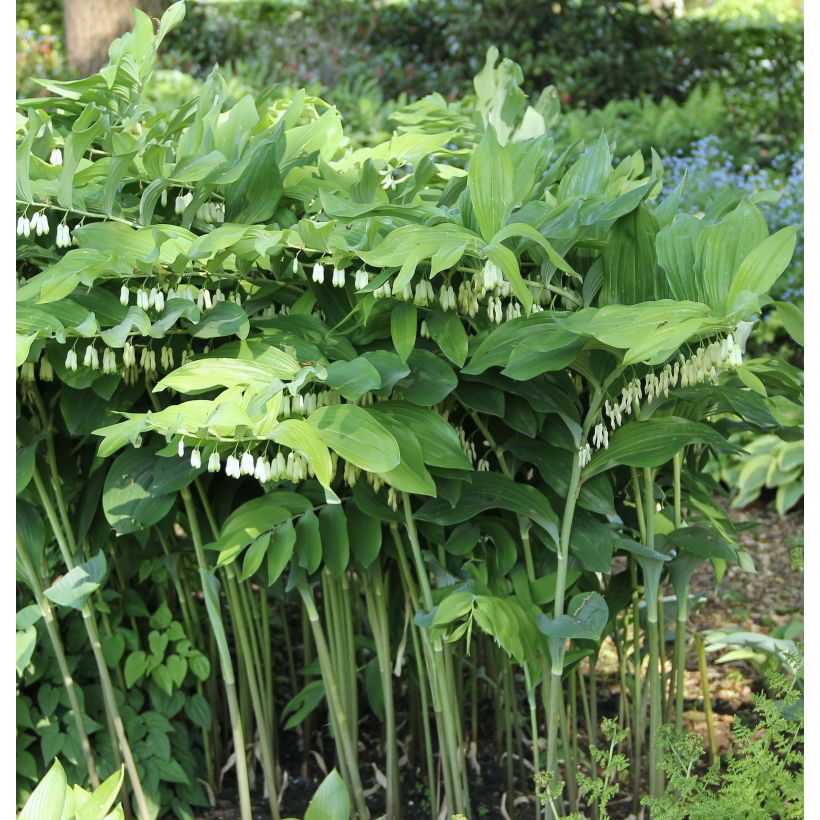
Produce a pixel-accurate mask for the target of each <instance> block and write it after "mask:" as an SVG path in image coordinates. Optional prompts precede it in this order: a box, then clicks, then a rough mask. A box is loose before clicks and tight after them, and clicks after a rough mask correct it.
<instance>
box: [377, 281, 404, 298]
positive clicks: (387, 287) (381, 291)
mask: <svg viewBox="0 0 820 820" xmlns="http://www.w3.org/2000/svg"><path fill="white" fill-rule="evenodd" d="M408 287H409V286H408ZM405 290H407V288H405ZM392 295H393V286H392V285H391V283H390V280H389V279H388V280H387V281H386V282H385V283H384V284H383V285H380V286H379V287H377V288H376V289H375V290H374V291H373V298H374V299H389V298H390V297H391V296H392ZM412 295H413V291H412V290H411V291H410V296H412Z"/></svg>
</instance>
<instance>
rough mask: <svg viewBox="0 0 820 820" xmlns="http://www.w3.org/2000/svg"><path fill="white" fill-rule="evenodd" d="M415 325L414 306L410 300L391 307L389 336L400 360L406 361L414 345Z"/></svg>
mask: <svg viewBox="0 0 820 820" xmlns="http://www.w3.org/2000/svg"><path fill="white" fill-rule="evenodd" d="M416 327H417V318H416V306H415V305H414V304H413V303H412V302H400V303H399V304H398V305H396V306H395V307H394V308H393V310H392V312H391V314H390V336H391V338H392V339H393V347H395V348H396V353H398V354H399V357H400V358H401V359H402V361H405V362H406V361H407V357H408V356H409V355H410V354H411V353H412V352H413V348H414V347H415V345H416Z"/></svg>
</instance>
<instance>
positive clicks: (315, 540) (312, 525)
mask: <svg viewBox="0 0 820 820" xmlns="http://www.w3.org/2000/svg"><path fill="white" fill-rule="evenodd" d="M354 544H355V542H354ZM296 559H297V561H298V562H299V566H300V567H302V568H303V569H305V570H306V571H307V572H308V573H309V574H310V575H312V574H313V573H314V572H316V570H317V569H319V564H321V563H322V539H321V537H320V535H319V519H318V518H317V517H316V513H314V512H313V510H307V511H306V512H305V513H304V515H302V516H301V518H299V520H298V521H297V522H296Z"/></svg>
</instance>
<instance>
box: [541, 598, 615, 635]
mask: <svg viewBox="0 0 820 820" xmlns="http://www.w3.org/2000/svg"><path fill="white" fill-rule="evenodd" d="M608 620H609V608H608V607H607V605H606V601H605V600H604V599H603V597H602V596H601V595H599V594H598V593H597V592H584V593H581V594H580V595H576V596H575V597H574V598H573V599H572V600H571V601H570V602H569V606H568V607H567V614H566V615H559V616H558V617H557V618H548V617H547V616H546V615H544V614H543V613H542V614H541V615H539V616H538V622H537V623H538V629H539V630H540V631H541V632H543V633H544V635H547V636H548V637H550V638H560V639H568V638H569V639H576V640H577V639H582V640H589V641H598V640H600V638H601V632H602V631H603V628H604V627H605V626H606V622H607V621H608Z"/></svg>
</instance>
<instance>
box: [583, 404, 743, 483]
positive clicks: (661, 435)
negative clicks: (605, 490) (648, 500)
mask: <svg viewBox="0 0 820 820" xmlns="http://www.w3.org/2000/svg"><path fill="white" fill-rule="evenodd" d="M688 444H707V445H709V446H710V447H712V448H713V449H714V450H716V451H718V452H728V453H731V452H738V451H739V448H738V447H737V446H736V445H733V444H730V443H729V442H728V441H726V439H725V438H723V436H721V435H720V433H718V432H717V430H715V429H714V428H712V427H709V426H708V425H706V424H701V423H700V422H697V421H689V420H687V419H682V418H678V417H676V416H667V417H666V418H650V419H646V420H645V421H633V422H629V423H628V424H625V425H624V426H623V427H621V428H620V429H618V430H616V431H615V432H614V433H613V435H612V438H611V439H610V442H609V447H608V448H607V449H606V450H599V451H598V452H597V453H596V454H595V455H594V456H593V457H592V461H591V462H590V463H589V465H588V466H587V467H586V469H585V470H584V478H591V477H592V476H594V475H597V474H598V473H602V472H604V471H605V470H609V469H610V468H611V467H614V466H616V465H620V464H623V465H626V466H627V467H660V466H661V465H662V464H666V462H667V461H671V459H672V456H674V455H675V453H677V452H678V451H679V450H682V449H683V448H684V447H686V446H687V445H688Z"/></svg>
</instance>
